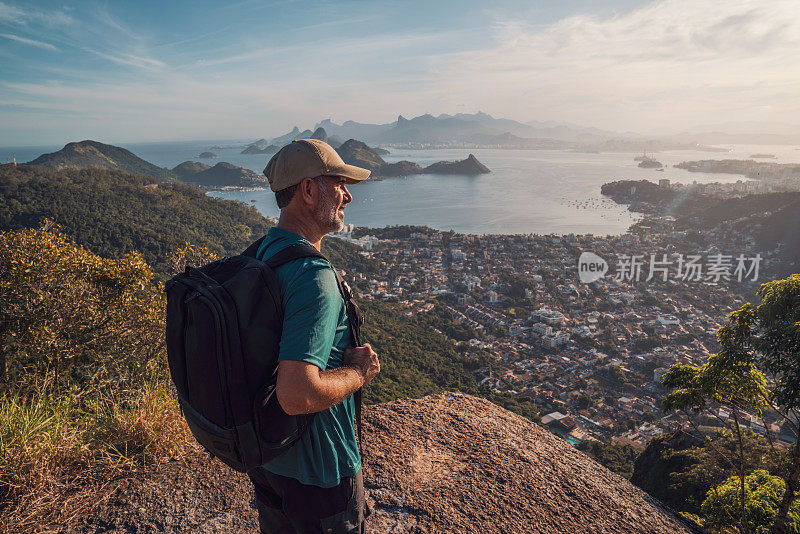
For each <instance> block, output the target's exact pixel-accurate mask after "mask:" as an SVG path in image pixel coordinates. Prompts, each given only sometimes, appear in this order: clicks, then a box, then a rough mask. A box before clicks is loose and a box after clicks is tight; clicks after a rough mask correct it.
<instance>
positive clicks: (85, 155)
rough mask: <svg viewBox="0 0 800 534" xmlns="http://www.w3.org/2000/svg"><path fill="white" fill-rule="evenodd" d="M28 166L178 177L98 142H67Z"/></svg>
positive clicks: (129, 152)
mask: <svg viewBox="0 0 800 534" xmlns="http://www.w3.org/2000/svg"><path fill="white" fill-rule="evenodd" d="M28 165H39V166H41V167H47V168H48V169H54V170H64V169H115V170H120V171H127V172H130V173H134V174H144V175H146V176H154V177H156V178H174V175H173V174H172V171H170V170H169V169H164V168H162V167H158V166H156V165H153V164H152V163H150V162H149V161H145V160H143V159H142V158H140V157H139V156H137V155H136V154H134V153H133V152H131V151H129V150H126V149H124V148H122V147H118V146H114V145H106V144H103V143H98V142H97V141H90V140H87V141H80V142H74V143H67V144H66V145H64V148H62V149H61V150H59V151H58V152H52V153H50V154H42V155H41V156H39V157H38V158H36V159H35V160H33V161H30V162H28Z"/></svg>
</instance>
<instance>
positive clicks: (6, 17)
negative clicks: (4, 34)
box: [0, 2, 72, 28]
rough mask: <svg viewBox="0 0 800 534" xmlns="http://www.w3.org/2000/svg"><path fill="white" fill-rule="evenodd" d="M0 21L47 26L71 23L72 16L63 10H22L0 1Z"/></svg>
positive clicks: (53, 26) (52, 26)
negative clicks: (34, 23) (35, 23)
mask: <svg viewBox="0 0 800 534" xmlns="http://www.w3.org/2000/svg"><path fill="white" fill-rule="evenodd" d="M0 21H2V22H7V23H12V24H27V23H28V22H38V23H41V24H43V25H45V26H47V27H49V28H55V27H59V26H66V25H69V24H72V17H70V16H69V15H67V14H66V13H65V12H64V11H40V10H35V9H29V10H24V9H21V8H19V7H16V6H11V5H8V4H6V3H4V2H0Z"/></svg>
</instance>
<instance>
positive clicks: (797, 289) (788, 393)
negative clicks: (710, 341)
mask: <svg viewBox="0 0 800 534" xmlns="http://www.w3.org/2000/svg"><path fill="white" fill-rule="evenodd" d="M758 296H759V297H761V304H759V305H758V306H757V307H756V306H753V305H752V304H750V303H747V304H745V305H744V306H742V307H741V308H740V309H739V310H736V311H734V312H733V313H731V314H730V315H729V316H728V323H727V324H726V325H725V326H723V327H722V328H721V329H720V330H719V333H718V334H717V340H718V341H719V344H720V347H721V348H720V351H719V352H718V353H717V354H714V355H712V356H711V357H710V358H709V359H708V361H707V362H706V363H705V364H704V365H701V366H698V367H695V366H690V365H685V364H677V365H673V366H672V367H671V368H670V370H669V371H668V372H667V373H666V374H665V375H664V380H663V384H664V386H665V387H667V388H668V389H670V390H672V391H671V392H670V394H669V395H668V396H667V398H666V399H665V401H664V407H665V408H667V409H672V408H674V409H683V410H687V411H688V410H693V411H695V412H699V411H701V410H703V409H706V408H709V407H710V406H712V407H718V406H727V407H729V408H730V411H731V416H732V419H733V420H732V421H729V420H727V419H725V418H721V417H719V420H720V422H722V423H723V425H724V426H725V427H727V428H728V429H729V430H730V431H731V432H732V433H733V434H734V435H735V436H736V438H737V441H738V447H737V449H738V451H737V453H738V456H739V458H738V467H739V475H738V478H739V501H738V502H739V529H740V530H741V532H743V533H745V532H749V531H750V529H749V527H748V523H747V521H746V498H745V495H746V492H747V488H746V480H745V472H744V469H745V458H744V446H743V437H742V430H741V426H742V416H743V413H744V412H745V411H746V410H751V411H753V412H754V413H756V414H757V415H758V416H759V417H760V418H761V419H762V420H763V416H764V411H765V410H766V411H768V412H770V413H771V415H773V416H774V417H776V418H778V419H780V420H783V421H785V423H786V424H787V425H789V426H790V427H791V429H792V430H793V431H794V433H795V436H797V435H800V432H798V420H800V418H799V417H798V415H799V414H800V275H797V274H795V275H792V276H790V277H789V278H787V279H785V280H776V281H774V282H769V283H767V284H763V285H762V286H761V288H760V289H759V290H758ZM767 376H769V378H770V380H769V381H768V380H767ZM711 413H712V415H715V416H717V414H716V413H715V412H714V411H711ZM767 436H768V438H769V439H770V442H771V441H772V435H771V433H770V432H769V431H767ZM782 476H783V480H784V482H785V484H786V491H785V492H784V494H783V497H782V500H781V502H780V505H779V507H778V511H777V513H776V514H775V522H774V524H773V525H772V530H771V532H773V533H778V534H783V533H785V532H787V530H786V518H787V515H788V513H789V508H790V506H791V504H792V502H793V500H794V498H795V497H796V495H797V490H798V479H800V446H798V445H797V444H795V445H794V447H793V452H792V454H791V460H790V466H789V467H788V468H787V469H786V470H785V472H784V473H783V474H782Z"/></svg>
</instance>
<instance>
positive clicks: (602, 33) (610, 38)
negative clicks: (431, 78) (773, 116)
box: [432, 0, 800, 128]
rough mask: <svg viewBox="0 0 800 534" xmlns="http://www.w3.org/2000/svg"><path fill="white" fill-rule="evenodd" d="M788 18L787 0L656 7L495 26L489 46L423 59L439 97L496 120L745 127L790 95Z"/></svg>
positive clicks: (796, 32) (796, 74) (794, 44)
mask: <svg viewBox="0 0 800 534" xmlns="http://www.w3.org/2000/svg"><path fill="white" fill-rule="evenodd" d="M796 11H797V2H796V1H793V0H773V1H771V2H761V1H755V0H746V1H740V2H725V3H720V2H714V1H712V0H665V1H656V2H651V3H650V4H647V5H645V6H643V7H641V8H639V9H636V10H633V11H629V12H626V13H622V14H616V15H614V16H610V17H597V16H588V15H579V16H571V17H567V18H564V19H562V20H559V21H557V22H555V23H553V24H550V25H547V26H541V25H540V26H535V25H532V24H527V23H525V22H520V21H519V20H518V19H517V20H504V21H498V22H497V23H496V24H495V25H494V28H493V35H494V39H495V44H494V46H491V47H488V48H485V49H482V50H477V51H471V52H464V53H456V54H448V55H443V56H441V57H439V58H433V65H432V70H433V71H434V72H436V74H437V77H438V85H439V91H441V92H442V93H449V94H452V95H453V97H454V98H458V99H459V101H461V100H464V101H466V102H468V103H469V105H470V106H475V107H476V108H477V107H484V106H482V105H481V103H482V102H484V103H485V95H487V94H491V95H492V96H493V101H494V103H495V104H494V108H495V109H496V110H497V111H496V112H499V113H506V114H510V113H509V112H511V113H513V111H512V110H514V109H516V110H520V109H521V110H526V111H527V115H528V116H529V117H531V118H534V117H544V118H562V119H565V120H573V121H578V122H586V119H587V118H590V119H591V121H592V122H595V123H600V122H602V123H603V124H606V125H615V122H616V123H618V124H619V123H623V124H620V125H621V126H623V127H626V128H642V127H647V126H648V125H650V126H652V125H654V124H658V125H669V127H678V124H679V123H680V122H681V121H687V120H693V117H694V116H695V115H697V114H700V115H703V114H708V115H710V114H712V113H713V114H732V113H735V114H741V115H747V117H746V118H745V120H746V119H749V118H755V116H756V115H757V114H759V113H763V105H764V101H769V100H771V99H772V98H783V97H782V96H781V95H782V94H784V93H785V92H786V91H787V88H793V89H794V90H798V91H800V18H798V17H797V16H796ZM497 103H504V104H502V105H497ZM775 103H776V104H779V103H778V102H775ZM786 104H790V102H786ZM779 107H780V105H779ZM791 107H793V108H794V107H796V106H794V105H792V106H791ZM517 113H518V112H517ZM796 119H798V120H800V117H796ZM701 120H705V119H701Z"/></svg>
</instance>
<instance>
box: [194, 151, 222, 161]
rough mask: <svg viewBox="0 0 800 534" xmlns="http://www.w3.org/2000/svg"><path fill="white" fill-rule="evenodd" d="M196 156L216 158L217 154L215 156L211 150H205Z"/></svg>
mask: <svg viewBox="0 0 800 534" xmlns="http://www.w3.org/2000/svg"><path fill="white" fill-rule="evenodd" d="M197 157H198V158H202V159H211V158H218V157H219V156H217V155H216V154H214V153H213V152H208V151H206V152H201V153H200V155H199V156H197Z"/></svg>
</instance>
